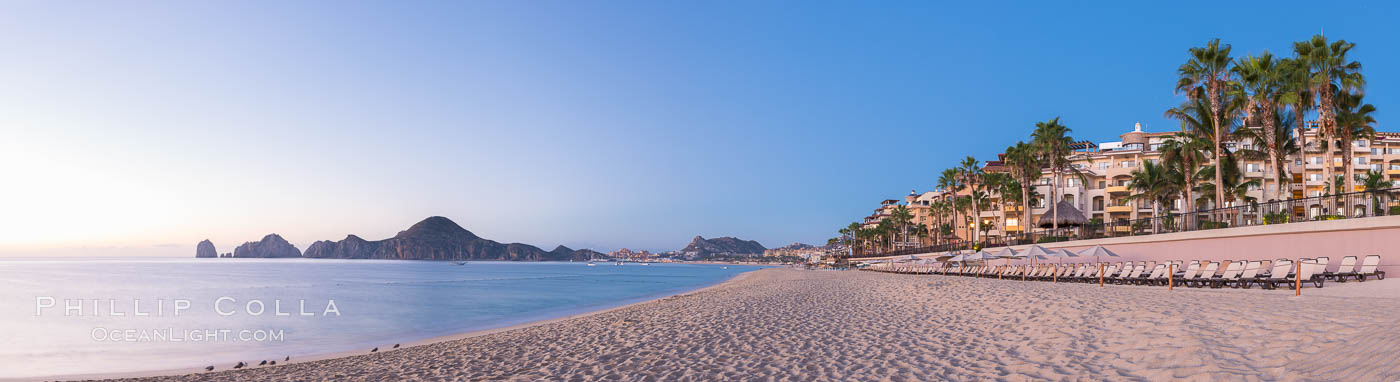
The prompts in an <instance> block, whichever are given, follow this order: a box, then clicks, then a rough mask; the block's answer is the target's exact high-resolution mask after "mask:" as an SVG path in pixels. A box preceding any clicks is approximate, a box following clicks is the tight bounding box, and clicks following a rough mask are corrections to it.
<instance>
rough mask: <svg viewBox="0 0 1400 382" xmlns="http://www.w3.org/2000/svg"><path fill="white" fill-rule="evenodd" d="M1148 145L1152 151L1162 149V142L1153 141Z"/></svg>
mask: <svg viewBox="0 0 1400 382" xmlns="http://www.w3.org/2000/svg"><path fill="white" fill-rule="evenodd" d="M1148 147H1150V148H1151V149H1152V151H1162V144H1161V143H1153V144H1152V145H1151V146H1148Z"/></svg>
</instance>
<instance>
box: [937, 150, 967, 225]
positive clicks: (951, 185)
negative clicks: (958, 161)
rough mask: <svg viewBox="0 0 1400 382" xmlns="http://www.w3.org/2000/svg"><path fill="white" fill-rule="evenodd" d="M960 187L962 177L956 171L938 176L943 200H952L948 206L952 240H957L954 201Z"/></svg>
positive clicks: (956, 217) (956, 214) (946, 170)
mask: <svg viewBox="0 0 1400 382" xmlns="http://www.w3.org/2000/svg"><path fill="white" fill-rule="evenodd" d="M962 187H963V183H962V176H960V173H959V172H958V169H956V168H950V169H945V170H943V173H941V174H939V175H938V188H939V189H942V190H943V198H944V200H953V201H950V202H949V204H948V207H949V209H950V210H951V211H952V217H951V219H950V220H949V221H951V222H953V234H952V235H953V238H952V239H953V240H957V238H958V228H957V227H958V224H957V221H958V206H957V204H956V203H957V202H956V200H957V197H958V190H961V189H962ZM949 198H951V199H949Z"/></svg>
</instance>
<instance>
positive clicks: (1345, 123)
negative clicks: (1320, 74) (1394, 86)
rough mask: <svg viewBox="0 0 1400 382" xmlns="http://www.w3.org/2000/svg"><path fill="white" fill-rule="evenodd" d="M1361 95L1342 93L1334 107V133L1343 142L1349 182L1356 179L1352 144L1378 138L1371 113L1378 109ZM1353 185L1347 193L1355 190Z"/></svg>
mask: <svg viewBox="0 0 1400 382" xmlns="http://www.w3.org/2000/svg"><path fill="white" fill-rule="evenodd" d="M1363 98H1364V95H1362V94H1361V93H1349V92H1342V93H1337V99H1336V103H1335V104H1334V106H1336V108H1337V115H1336V118H1337V126H1336V128H1335V129H1334V131H1335V132H1336V134H1337V138H1338V139H1339V140H1340V141H1341V142H1343V143H1342V144H1341V145H1342V172H1343V173H1345V174H1347V180H1348V181H1350V180H1353V179H1356V177H1355V176H1354V175H1352V174H1355V172H1354V170H1355V167H1356V162H1355V160H1353V157H1355V156H1356V153H1355V152H1353V151H1352V150H1351V142H1354V141H1357V140H1371V139H1375V138H1376V126H1375V124H1376V118H1375V117H1374V116H1372V115H1371V113H1375V112H1376V107H1375V106H1372V105H1371V104H1369V103H1366V102H1365V101H1364V100H1363ZM1352 185H1353V183H1351V182H1348V183H1347V187H1346V188H1344V189H1343V190H1344V191H1345V192H1352V190H1355V188H1354V187H1352Z"/></svg>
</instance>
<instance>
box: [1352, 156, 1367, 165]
mask: <svg viewBox="0 0 1400 382" xmlns="http://www.w3.org/2000/svg"><path fill="white" fill-rule="evenodd" d="M1351 159H1352V161H1353V162H1356V164H1366V163H1369V162H1367V161H1366V160H1367V158H1366V157H1357V158H1351Z"/></svg>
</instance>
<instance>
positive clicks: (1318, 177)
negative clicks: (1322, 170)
mask: <svg viewBox="0 0 1400 382" xmlns="http://www.w3.org/2000/svg"><path fill="white" fill-rule="evenodd" d="M1308 180H1310V181H1314V182H1317V181H1321V180H1322V174H1319V173H1312V174H1308Z"/></svg>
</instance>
